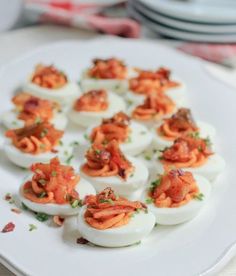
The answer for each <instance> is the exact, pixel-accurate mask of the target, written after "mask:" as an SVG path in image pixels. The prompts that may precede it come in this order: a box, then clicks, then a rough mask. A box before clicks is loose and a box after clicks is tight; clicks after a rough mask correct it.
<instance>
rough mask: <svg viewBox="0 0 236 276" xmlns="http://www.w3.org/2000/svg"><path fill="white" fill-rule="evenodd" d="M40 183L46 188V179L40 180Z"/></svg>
mask: <svg viewBox="0 0 236 276" xmlns="http://www.w3.org/2000/svg"><path fill="white" fill-rule="evenodd" d="M38 182H39V184H40V185H42V186H44V185H45V184H46V180H45V179H39V180H38Z"/></svg>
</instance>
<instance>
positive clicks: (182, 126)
mask: <svg viewBox="0 0 236 276" xmlns="http://www.w3.org/2000/svg"><path fill="white" fill-rule="evenodd" d="M198 130H199V129H198V127H197V125H196V123H195V121H194V120H193V117H192V114H191V111H190V109H188V108H180V109H179V110H178V111H177V112H176V113H175V114H174V115H172V117H171V118H168V119H165V120H164V123H163V124H162V125H161V126H160V127H159V128H158V129H157V133H158V134H159V135H160V136H162V138H164V139H165V140H169V141H174V140H175V139H177V138H178V137H181V136H185V135H187V134H192V133H196V132H198Z"/></svg>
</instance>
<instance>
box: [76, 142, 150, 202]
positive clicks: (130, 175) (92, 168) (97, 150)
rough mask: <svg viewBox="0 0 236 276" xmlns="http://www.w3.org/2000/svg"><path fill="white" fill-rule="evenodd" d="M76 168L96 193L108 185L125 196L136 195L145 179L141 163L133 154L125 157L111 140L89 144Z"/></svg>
mask: <svg viewBox="0 0 236 276" xmlns="http://www.w3.org/2000/svg"><path fill="white" fill-rule="evenodd" d="M80 171H81V175H82V176H83V177H84V178H86V179H87V180H88V181H89V182H91V183H92V184H93V186H94V188H95V189H96V191H97V192H100V191H102V190H103V189H105V188H106V187H108V186H109V187H111V188H112V189H113V190H114V191H115V193H117V194H118V195H121V196H125V197H127V198H129V199H136V198H139V196H140V195H141V193H142V191H143V189H144V186H145V184H146V182H147V179H148V170H147V168H146V167H145V166H144V165H143V163H142V162H141V161H140V160H138V159H136V158H134V157H130V156H129V157H125V156H124V155H123V153H122V152H121V150H120V149H119V145H118V143H117V141H115V140H112V141H111V142H110V143H108V144H107V145H102V144H93V145H92V146H91V148H90V149H89V150H88V151H87V153H86V162H85V163H84V164H82V166H81V168H80Z"/></svg>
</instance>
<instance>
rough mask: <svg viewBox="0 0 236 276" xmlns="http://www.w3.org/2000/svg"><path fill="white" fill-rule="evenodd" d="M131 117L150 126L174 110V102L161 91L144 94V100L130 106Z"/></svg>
mask: <svg viewBox="0 0 236 276" xmlns="http://www.w3.org/2000/svg"><path fill="white" fill-rule="evenodd" d="M130 112H131V117H132V118H133V119H135V120H137V121H138V122H140V123H142V124H145V125H146V126H148V127H150V126H153V124H156V123H157V122H160V120H162V119H163V118H166V117H168V116H170V115H172V114H173V113H175V112H176V105H175V103H174V102H173V101H172V100H171V99H170V98H169V97H168V96H166V95H165V94H163V93H155V94H150V95H148V96H146V99H145V100H144V102H143V103H142V104H140V105H138V106H134V107H133V106H131V107H130Z"/></svg>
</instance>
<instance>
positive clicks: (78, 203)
mask: <svg viewBox="0 0 236 276" xmlns="http://www.w3.org/2000/svg"><path fill="white" fill-rule="evenodd" d="M70 205H71V207H72V208H77V207H81V206H83V202H82V200H79V199H75V200H73V201H71V202H70Z"/></svg>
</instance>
